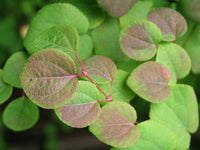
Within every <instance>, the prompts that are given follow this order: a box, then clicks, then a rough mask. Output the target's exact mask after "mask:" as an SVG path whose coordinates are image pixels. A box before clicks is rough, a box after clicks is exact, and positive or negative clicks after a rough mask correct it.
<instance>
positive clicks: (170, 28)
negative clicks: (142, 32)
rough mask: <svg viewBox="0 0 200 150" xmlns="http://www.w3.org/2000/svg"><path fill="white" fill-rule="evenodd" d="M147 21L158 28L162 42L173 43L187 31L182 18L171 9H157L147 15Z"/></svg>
mask: <svg viewBox="0 0 200 150" xmlns="http://www.w3.org/2000/svg"><path fill="white" fill-rule="evenodd" d="M148 19H149V20H150V21H152V22H153V23H155V24H156V25H157V26H158V27H159V28H160V31H161V32H162V40H163V41H175V40H176V39H178V38H179V37H181V36H183V35H184V34H185V32H186V31H187V23H186V21H185V19H184V17H183V16H182V15H181V14H180V13H179V12H177V11H176V10H174V9H171V8H158V9H156V10H154V11H152V12H151V13H150V14H149V16H148Z"/></svg>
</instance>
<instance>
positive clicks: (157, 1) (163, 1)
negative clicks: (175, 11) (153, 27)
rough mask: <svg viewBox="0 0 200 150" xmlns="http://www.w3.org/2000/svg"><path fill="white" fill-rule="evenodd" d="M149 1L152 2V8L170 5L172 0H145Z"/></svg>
mask: <svg viewBox="0 0 200 150" xmlns="http://www.w3.org/2000/svg"><path fill="white" fill-rule="evenodd" d="M143 1H147V2H151V3H152V4H153V5H152V9H154V8H160V7H170V2H169V1H168V0H143Z"/></svg>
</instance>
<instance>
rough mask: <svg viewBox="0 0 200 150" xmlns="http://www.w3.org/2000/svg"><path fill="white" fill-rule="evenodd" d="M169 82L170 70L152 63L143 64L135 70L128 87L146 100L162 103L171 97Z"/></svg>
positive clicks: (128, 81) (129, 79)
mask: <svg viewBox="0 0 200 150" xmlns="http://www.w3.org/2000/svg"><path fill="white" fill-rule="evenodd" d="M169 80H170V73H169V71H168V69H167V68H166V67H165V66H163V65H162V64H160V63H156V62H153V61H152V62H146V63H143V64H142V65H140V66H139V67H137V68H136V69H135V70H133V72H132V73H131V75H130V76H129V78H128V80H127V85H128V86H129V87H130V88H131V89H132V90H133V91H134V92H135V93H136V94H138V95H139V96H140V97H142V98H144V99H145V100H147V101H149V102H152V103H160V102H163V101H165V100H166V99H167V98H169V96H170V95H171V89H170V87H169V85H168V82H169Z"/></svg>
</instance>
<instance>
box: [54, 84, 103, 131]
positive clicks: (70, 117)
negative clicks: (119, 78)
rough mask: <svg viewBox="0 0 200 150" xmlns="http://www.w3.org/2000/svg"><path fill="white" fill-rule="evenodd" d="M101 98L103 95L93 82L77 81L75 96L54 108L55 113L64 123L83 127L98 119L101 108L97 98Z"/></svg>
mask: <svg viewBox="0 0 200 150" xmlns="http://www.w3.org/2000/svg"><path fill="white" fill-rule="evenodd" d="M102 98H104V96H102V93H100V92H99V90H98V89H97V88H96V86H95V85H94V84H93V83H90V82H88V81H79V87H78V91H77V93H76V94H75V96H74V97H73V98H72V100H71V101H70V102H69V103H68V104H66V105H64V106H62V107H59V108H57V109H55V113H56V115H57V116H58V118H59V119H60V120H61V121H63V122H64V123H65V124H67V125H69V126H72V127H76V128H84V127H87V126H88V125H90V124H92V123H94V122H95V121H96V120H97V119H98V117H99V115H100V112H101V108H100V105H99V104H98V103H97V100H100V99H102Z"/></svg>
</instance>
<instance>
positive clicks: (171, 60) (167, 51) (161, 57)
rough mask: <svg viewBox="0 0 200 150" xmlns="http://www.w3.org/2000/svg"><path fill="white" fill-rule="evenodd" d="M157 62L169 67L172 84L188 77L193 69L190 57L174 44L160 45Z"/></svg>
mask: <svg viewBox="0 0 200 150" xmlns="http://www.w3.org/2000/svg"><path fill="white" fill-rule="evenodd" d="M156 61H157V62H159V63H161V64H163V65H164V66H166V67H167V69H168V70H169V72H170V75H171V79H170V82H171V83H176V82H177V78H179V79H181V78H184V77H185V76H187V75H188V74H189V72H190V69H191V60H190V57H189V55H188V54H187V53H186V51H185V50H184V49H183V48H182V47H180V46H179V45H177V44H173V43H165V44H159V46H158V53H157V57H156Z"/></svg>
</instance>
